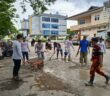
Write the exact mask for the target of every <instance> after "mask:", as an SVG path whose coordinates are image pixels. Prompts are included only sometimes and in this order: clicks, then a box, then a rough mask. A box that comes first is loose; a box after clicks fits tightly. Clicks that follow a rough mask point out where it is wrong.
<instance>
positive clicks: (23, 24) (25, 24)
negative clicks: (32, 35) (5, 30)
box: [21, 19, 29, 37]
mask: <svg viewBox="0 0 110 96" xmlns="http://www.w3.org/2000/svg"><path fill="white" fill-rule="evenodd" d="M21 31H22V33H23V36H24V37H27V36H28V34H29V20H28V19H23V20H22V21H21Z"/></svg>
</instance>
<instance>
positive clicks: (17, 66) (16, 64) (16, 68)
mask: <svg viewBox="0 0 110 96" xmlns="http://www.w3.org/2000/svg"><path fill="white" fill-rule="evenodd" d="M13 62H14V68H13V76H14V77H15V76H18V73H19V70H20V66H21V60H16V59H13Z"/></svg>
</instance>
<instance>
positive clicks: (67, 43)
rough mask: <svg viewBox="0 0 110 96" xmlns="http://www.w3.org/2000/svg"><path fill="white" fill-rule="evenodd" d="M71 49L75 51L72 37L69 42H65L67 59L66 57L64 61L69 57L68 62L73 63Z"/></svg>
mask: <svg viewBox="0 0 110 96" xmlns="http://www.w3.org/2000/svg"><path fill="white" fill-rule="evenodd" d="M71 48H73V49H74V46H73V41H72V37H71V36H70V37H69V40H67V41H66V42H65V57H64V60H66V57H67V56H68V61H71V53H72V52H71Z"/></svg>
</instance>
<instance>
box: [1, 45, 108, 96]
mask: <svg viewBox="0 0 110 96" xmlns="http://www.w3.org/2000/svg"><path fill="white" fill-rule="evenodd" d="M75 50H77V47H76V48H75ZM52 53H53V52H48V53H46V54H45V55H46V59H45V66H44V71H43V72H42V71H37V70H36V71H35V70H34V71H33V70H32V69H31V68H30V66H28V65H22V67H21V70H20V76H21V78H22V79H23V80H22V81H19V82H18V81H13V80H12V79H11V78H12V69H13V62H12V60H11V59H10V58H5V59H4V60H0V96H109V95H110V84H109V85H105V84H104V81H105V79H104V78H103V77H101V76H99V75H97V74H96V78H95V84H94V86H93V87H86V86H85V82H87V81H88V80H89V68H90V64H91V62H90V61H89V64H88V65H87V66H83V67H80V64H79V63H78V60H79V59H78V58H79V56H78V57H76V56H75V54H76V52H74V51H73V54H72V62H68V63H66V62H64V61H63V60H61V59H58V60H57V59H56V55H54V56H53V58H52V60H50V61H49V57H50V56H51V55H52ZM109 55H110V49H108V50H107V53H106V55H105V56H104V69H105V70H106V71H107V73H108V74H110V67H109V66H110V65H109V64H110V63H109V58H110V56H109ZM30 56H31V57H33V56H35V54H34V51H33V49H32V52H31V53H30ZM89 59H90V54H89Z"/></svg>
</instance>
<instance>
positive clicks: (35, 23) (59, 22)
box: [22, 14, 67, 36]
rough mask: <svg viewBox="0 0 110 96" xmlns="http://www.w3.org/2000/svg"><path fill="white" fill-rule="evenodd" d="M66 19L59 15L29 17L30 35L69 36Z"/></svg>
mask: <svg viewBox="0 0 110 96" xmlns="http://www.w3.org/2000/svg"><path fill="white" fill-rule="evenodd" d="M66 18H67V17H66V16H61V15H58V14H41V15H32V16H29V24H28V25H29V34H30V35H43V36H65V35H67V22H66ZM22 26H23V25H22Z"/></svg>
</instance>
